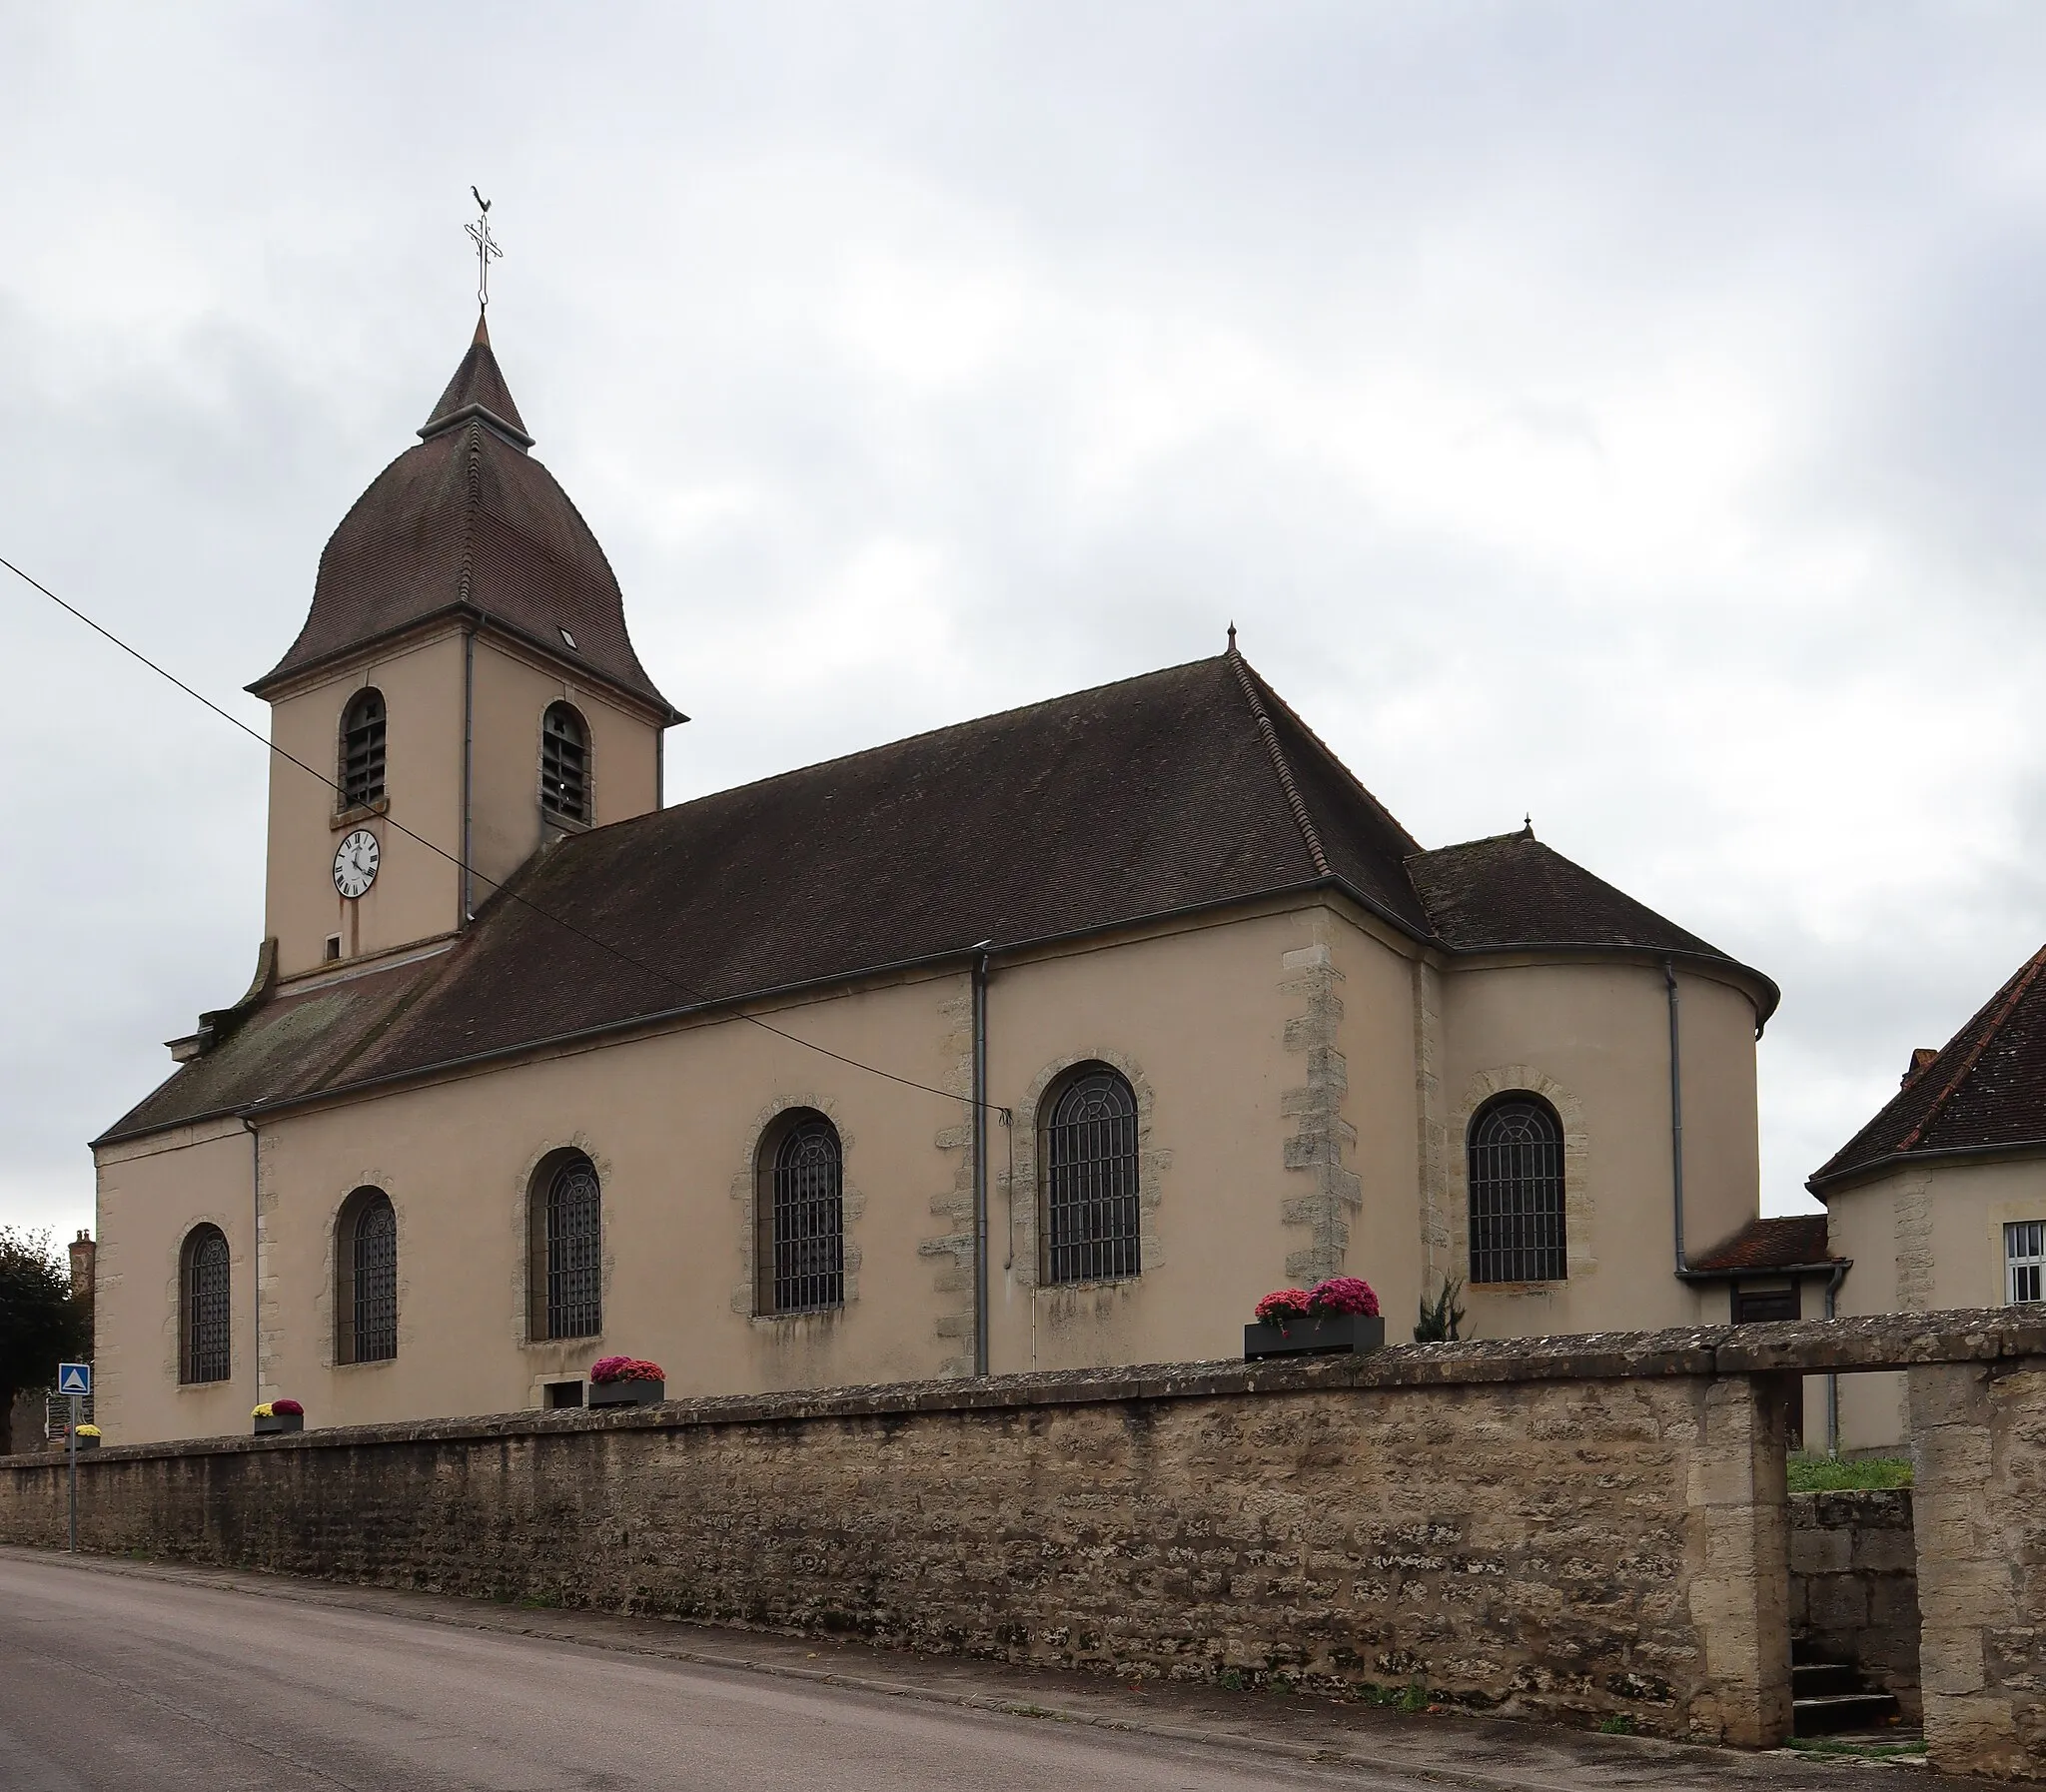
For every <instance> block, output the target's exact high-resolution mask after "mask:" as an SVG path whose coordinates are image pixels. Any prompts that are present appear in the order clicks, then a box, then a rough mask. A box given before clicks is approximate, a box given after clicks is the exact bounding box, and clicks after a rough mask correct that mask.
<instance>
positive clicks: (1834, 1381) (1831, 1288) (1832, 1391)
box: [1826, 1264, 1847, 1456]
mask: <svg viewBox="0 0 2046 1792" xmlns="http://www.w3.org/2000/svg"><path fill="white" fill-rule="evenodd" d="M1846 1280H1847V1266H1846V1265H1845V1264H1836V1265H1834V1266H1833V1273H1832V1274H1831V1275H1830V1276H1828V1277H1827V1278H1826V1318H1827V1319H1832V1318H1833V1317H1834V1303H1835V1301H1836V1300H1837V1299H1838V1296H1839V1293H1840V1284H1841V1283H1843V1282H1845V1281H1846ZM1839 1453H1840V1371H1839V1370H1838V1369H1832V1370H1829V1371H1828V1372H1827V1374H1826V1454H1827V1455H1829V1456H1837V1455H1838V1454H1839Z"/></svg>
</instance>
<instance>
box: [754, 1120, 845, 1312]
mask: <svg viewBox="0 0 2046 1792" xmlns="http://www.w3.org/2000/svg"><path fill="white" fill-rule="evenodd" d="M783 1129H784V1130H783V1131H782V1133H781V1135H780V1137H779V1139H778V1140H777V1141H776V1142H775V1144H774V1148H773V1154H772V1163H771V1167H770V1168H769V1171H768V1174H767V1176H766V1177H764V1178H763V1179H762V1180H763V1181H764V1182H765V1183H766V1184H767V1187H766V1188H764V1189H763V1190H762V1191H761V1193H762V1194H763V1195H764V1196H765V1197H766V1199H765V1200H764V1201H763V1202H762V1204H761V1205H762V1209H763V1211H762V1214H761V1220H762V1226H761V1233H762V1237H761V1240H760V1246H761V1249H760V1253H759V1262H760V1268H761V1271H762V1272H763V1274H762V1276H761V1281H762V1283H763V1284H764V1286H763V1287H762V1288H761V1289H760V1301H759V1306H760V1311H761V1312H763V1313H816V1312H818V1311H820V1310H822V1309H825V1308H830V1307H842V1306H844V1304H845V1171H844V1158H843V1154H842V1150H841V1147H840V1145H839V1140H838V1129H837V1128H836V1127H834V1126H833V1125H832V1124H831V1123H830V1121H828V1120H826V1119H825V1118H824V1116H823V1115H821V1114H800V1115H796V1116H794V1117H792V1118H791V1119H789V1120H787V1121H785V1122H784V1123H783Z"/></svg>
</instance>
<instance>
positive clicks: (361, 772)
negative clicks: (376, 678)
mask: <svg viewBox="0 0 2046 1792" xmlns="http://www.w3.org/2000/svg"><path fill="white" fill-rule="evenodd" d="M383 800H384V693H383V692H382V691H380V690H376V689H374V688H373V689H369V690H359V691H357V692H356V694H355V695H354V696H353V697H351V698H350V699H349V705H348V708H347V709H345V710H344V711H343V712H342V717H341V806H342V807H343V808H344V809H353V808H357V807H359V806H361V805H362V804H364V803H380V802H382V801H383Z"/></svg>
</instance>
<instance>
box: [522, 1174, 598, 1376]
mask: <svg viewBox="0 0 2046 1792" xmlns="http://www.w3.org/2000/svg"><path fill="white" fill-rule="evenodd" d="M529 1206H530V1214H531V1233H530V1235H529V1237H530V1261H529V1265H528V1269H527V1272H526V1286H527V1288H528V1289H529V1290H530V1291H531V1300H530V1314H529V1318H530V1323H531V1331H532V1336H533V1337H534V1338H592V1337H594V1336H595V1335H596V1334H597V1333H598V1332H600V1331H602V1330H603V1286H602V1285H603V1195H602V1191H601V1190H600V1189H599V1188H598V1187H597V1181H596V1166H595V1165H594V1164H592V1163H591V1162H590V1161H589V1160H588V1159H587V1158H585V1157H584V1156H583V1155H582V1154H581V1153H580V1152H579V1151H571V1152H563V1153H559V1154H557V1155H556V1156H554V1157H551V1158H549V1159H548V1160H547V1161H546V1162H545V1163H543V1164H541V1166H540V1167H539V1173H538V1174H537V1175H536V1176H535V1177H534V1178H533V1189H532V1198H531V1201H530V1204H529Z"/></svg>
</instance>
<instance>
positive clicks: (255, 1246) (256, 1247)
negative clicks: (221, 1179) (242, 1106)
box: [178, 1115, 263, 1406]
mask: <svg viewBox="0 0 2046 1792" xmlns="http://www.w3.org/2000/svg"><path fill="white" fill-rule="evenodd" d="M242 1127H243V1130H244V1131H246V1132H247V1133H248V1135H249V1220H250V1227H249V1295H250V1313H251V1316H252V1318H253V1321H254V1324H255V1330H254V1331H253V1332H251V1333H250V1334H249V1364H250V1367H251V1369H252V1370H253V1371H254V1374H255V1378H256V1398H255V1400H254V1401H253V1402H252V1404H255V1405H258V1406H260V1405H262V1404H263V1266H262V1262H261V1256H262V1241H263V1145H262V1139H261V1136H260V1135H259V1134H258V1132H257V1130H256V1123H255V1122H254V1121H253V1120H250V1119H249V1118H248V1117H247V1116H246V1115H245V1116H243V1117H242ZM178 1347H179V1348H180V1349H181V1350H182V1349H183V1348H184V1341H183V1340H182V1339H181V1340H180V1341H179V1346H178Z"/></svg>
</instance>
